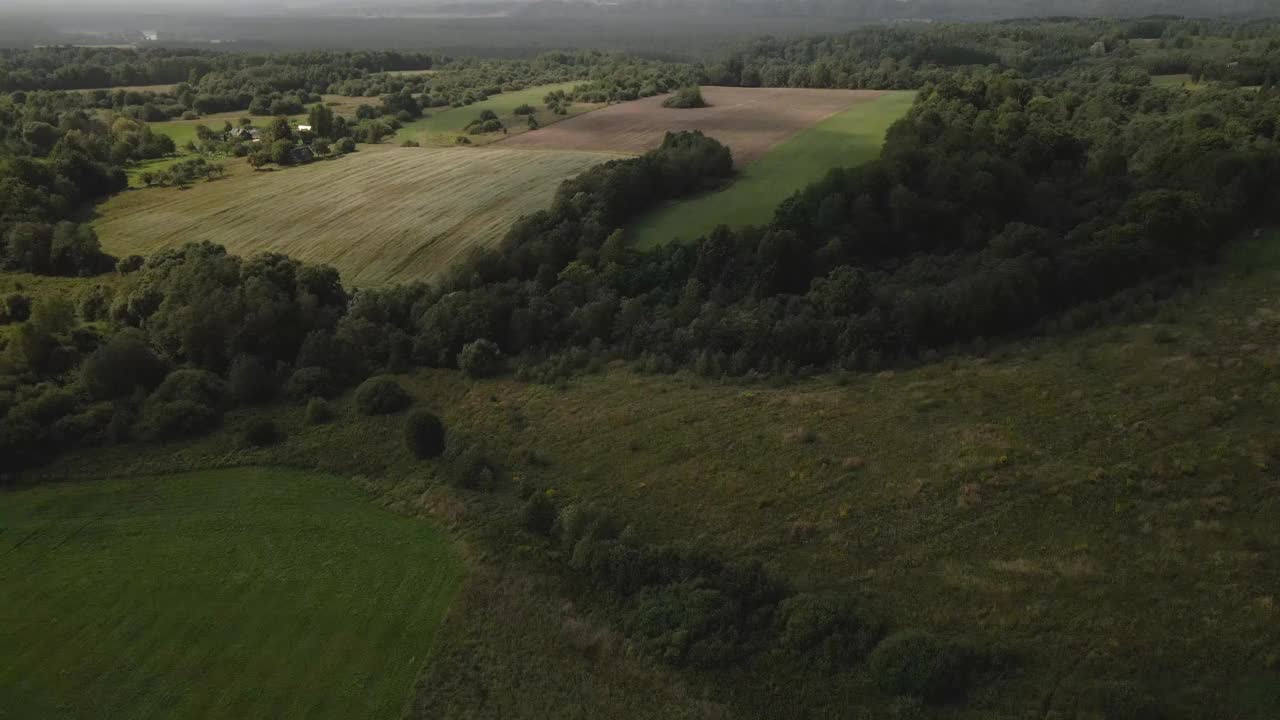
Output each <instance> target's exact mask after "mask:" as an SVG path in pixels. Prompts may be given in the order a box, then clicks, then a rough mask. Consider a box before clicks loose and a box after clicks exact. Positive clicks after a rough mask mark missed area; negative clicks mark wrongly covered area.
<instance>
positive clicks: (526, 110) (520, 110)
mask: <svg viewBox="0 0 1280 720" xmlns="http://www.w3.org/2000/svg"><path fill="white" fill-rule="evenodd" d="M534 112H535V111H534V109H533V106H532V105H530V104H529V103H524V104H522V105H517V106H516V109H515V110H512V111H511V114H512V115H532V114H533V113H534Z"/></svg>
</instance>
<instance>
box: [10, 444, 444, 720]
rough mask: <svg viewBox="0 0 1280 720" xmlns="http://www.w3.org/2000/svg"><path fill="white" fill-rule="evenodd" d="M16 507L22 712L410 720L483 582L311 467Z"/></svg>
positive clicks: (66, 491)
mask: <svg viewBox="0 0 1280 720" xmlns="http://www.w3.org/2000/svg"><path fill="white" fill-rule="evenodd" d="M3 500H4V501H3V503H0V531H2V532H0V579H2V582H0V648H4V653H3V654H2V657H0V716H3V717H12V718H47V719H50V720H52V719H55V718H104V717H112V718H124V717H128V718H137V719H142V718H176V717H202V718H245V717H296V718H301V717H307V718H344V719H345V718H354V717H367V718H375V717H376V718H390V717H396V716H397V715H398V714H399V712H400V709H401V707H402V706H403V705H404V703H405V701H406V698H407V696H408V694H409V691H410V688H411V686H412V684H413V681H414V678H415V677H416V676H417V674H418V672H419V670H420V669H421V667H422V666H423V664H424V662H425V661H426V659H427V657H428V656H429V653H430V651H431V648H432V643H433V639H434V638H435V637H436V634H437V632H438V628H439V625H440V621H441V618H442V617H443V615H444V612H445V608H446V607H447V606H448V604H449V602H450V600H451V599H452V597H453V596H454V593H455V592H456V591H457V589H458V588H459V586H460V584H461V581H462V577H463V570H462V564H461V562H460V559H459V558H458V556H457V554H456V553H455V551H454V550H453V548H452V546H451V543H450V542H449V540H447V539H446V538H445V537H444V536H443V535H441V534H440V533H439V532H437V531H435V530H434V529H433V528H432V526H431V525H429V524H427V523H422V522H415V521H413V520H410V519H407V518H403V517H398V516H396V515H394V514H392V513H388V512H386V511H384V510H381V509H379V508H377V507H375V506H374V504H372V503H371V502H370V501H369V496H368V495H367V494H366V493H365V492H364V491H363V490H362V489H361V488H360V487H359V486H358V485H357V484H356V483H354V482H352V481H350V480H347V479H341V478H335V477H327V476H323V475H316V474H312V473H307V472H301V471H297V470H283V469H265V468H237V469H233V470H223V471H216V472H208V471H206V472H192V473H183V474H177V475H167V476H156V477H132V478H127V479H112V480H102V479H97V480H89V481H86V482H73V483H65V484H49V485H44V486H40V487H36V488H32V489H27V490H16V491H9V492H5V493H4V494H3Z"/></svg>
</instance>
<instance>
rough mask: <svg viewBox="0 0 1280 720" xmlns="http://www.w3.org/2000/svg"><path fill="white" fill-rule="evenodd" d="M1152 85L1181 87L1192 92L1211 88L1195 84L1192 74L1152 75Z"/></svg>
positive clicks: (1206, 84)
mask: <svg viewBox="0 0 1280 720" xmlns="http://www.w3.org/2000/svg"><path fill="white" fill-rule="evenodd" d="M1151 84H1152V85H1158V86H1160V87H1181V88H1186V89H1187V90H1191V91H1193V92H1194V91H1198V90H1205V89H1207V88H1208V87H1209V84H1208V83H1204V82H1195V81H1194V80H1192V79H1191V74H1190V73H1180V74H1174V75H1152V76H1151Z"/></svg>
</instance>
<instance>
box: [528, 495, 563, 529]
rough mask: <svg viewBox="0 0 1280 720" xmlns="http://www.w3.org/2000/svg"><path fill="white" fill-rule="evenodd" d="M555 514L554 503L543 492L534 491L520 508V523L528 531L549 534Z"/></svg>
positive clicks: (554, 522) (554, 521)
mask: <svg viewBox="0 0 1280 720" xmlns="http://www.w3.org/2000/svg"><path fill="white" fill-rule="evenodd" d="M556 514H557V511H556V504H555V503H554V502H552V501H551V498H550V497H548V496H547V494H546V493H545V492H535V493H533V494H532V495H530V496H529V500H528V501H527V502H525V504H524V507H523V508H521V509H520V523H521V524H522V525H524V527H525V529H526V530H528V531H529V532H532V533H537V534H538V535H547V536H550V535H551V530H552V528H554V527H555V524H556Z"/></svg>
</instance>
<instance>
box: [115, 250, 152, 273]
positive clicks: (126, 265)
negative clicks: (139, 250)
mask: <svg viewBox="0 0 1280 720" xmlns="http://www.w3.org/2000/svg"><path fill="white" fill-rule="evenodd" d="M145 263H146V260H144V259H143V257H142V256H141V255H130V256H128V257H123V258H120V260H118V261H117V262H116V272H118V273H120V274H121V275H128V274H129V273H132V272H137V271H139V270H141V269H142V266H143V264H145Z"/></svg>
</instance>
